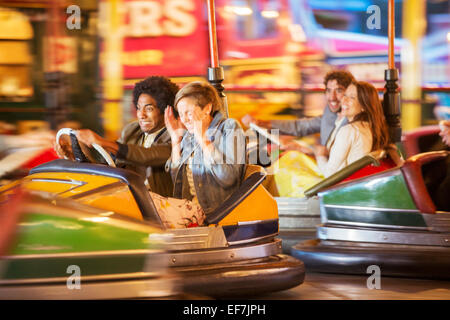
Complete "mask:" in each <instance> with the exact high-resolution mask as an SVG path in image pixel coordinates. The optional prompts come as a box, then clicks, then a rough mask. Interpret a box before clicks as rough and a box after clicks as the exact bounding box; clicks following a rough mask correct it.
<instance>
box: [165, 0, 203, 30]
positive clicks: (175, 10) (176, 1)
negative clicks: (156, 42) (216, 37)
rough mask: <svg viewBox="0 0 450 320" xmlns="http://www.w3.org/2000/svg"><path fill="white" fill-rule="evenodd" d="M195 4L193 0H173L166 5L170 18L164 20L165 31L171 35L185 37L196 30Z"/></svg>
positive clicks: (166, 14) (166, 12)
mask: <svg viewBox="0 0 450 320" xmlns="http://www.w3.org/2000/svg"><path fill="white" fill-rule="evenodd" d="M194 9H195V4H194V2H193V1H192V0H171V1H167V2H166V4H165V6H164V13H165V16H166V17H167V18H168V20H165V21H164V22H163V27H164V30H165V33H166V34H167V35H169V36H175V37H183V36H187V35H189V34H191V33H192V32H194V30H195V28H196V27H197V20H196V19H195V17H194V15H193V13H192V11H194Z"/></svg>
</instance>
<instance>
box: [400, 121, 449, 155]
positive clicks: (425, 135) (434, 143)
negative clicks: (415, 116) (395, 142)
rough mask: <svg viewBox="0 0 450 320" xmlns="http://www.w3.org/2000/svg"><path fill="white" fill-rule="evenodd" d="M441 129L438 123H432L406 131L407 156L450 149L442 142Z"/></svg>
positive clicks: (404, 147) (403, 143) (404, 142)
mask: <svg viewBox="0 0 450 320" xmlns="http://www.w3.org/2000/svg"><path fill="white" fill-rule="evenodd" d="M440 131H441V130H440V128H439V126H438V125H432V126H424V127H420V128H417V129H414V130H411V131H408V132H405V133H404V134H403V135H402V145H403V149H404V153H405V157H406V158H409V157H412V156H413V155H416V154H419V153H423V152H429V151H439V150H450V148H449V147H448V146H446V145H445V144H444V143H443V142H442V138H441V136H440V135H439V132H440Z"/></svg>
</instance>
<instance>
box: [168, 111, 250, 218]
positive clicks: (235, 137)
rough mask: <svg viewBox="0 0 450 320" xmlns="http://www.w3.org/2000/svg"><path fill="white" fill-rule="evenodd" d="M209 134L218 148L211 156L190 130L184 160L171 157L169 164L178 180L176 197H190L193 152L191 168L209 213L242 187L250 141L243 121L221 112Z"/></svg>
mask: <svg viewBox="0 0 450 320" xmlns="http://www.w3.org/2000/svg"><path fill="white" fill-rule="evenodd" d="M206 134H207V138H208V140H209V141H211V142H212V143H213V145H214V149H215V150H214V151H215V152H214V153H213V155H212V156H211V157H208V158H207V157H206V156H204V155H203V152H202V149H201V147H200V145H199V144H198V143H197V142H196V141H195V138H194V135H191V134H190V133H189V132H187V131H186V133H185V134H184V136H183V139H182V141H181V161H180V163H179V164H176V163H171V159H169V160H168V163H167V168H168V169H170V171H171V174H172V180H173V182H174V197H176V198H189V197H190V194H189V192H188V190H189V186H188V182H187V179H186V174H185V170H186V165H187V162H188V160H189V158H190V156H191V154H192V153H193V162H192V163H193V165H192V167H191V168H192V174H193V179H194V186H195V191H196V194H197V199H198V202H199V204H200V206H201V207H202V209H203V211H204V212H205V214H209V213H211V212H213V211H214V210H215V209H216V208H217V207H219V205H220V204H222V203H223V201H225V200H226V199H227V198H228V197H229V196H230V195H231V194H232V193H233V192H234V191H235V190H236V189H238V188H239V186H240V184H241V182H242V179H243V177H244V171H245V153H246V143H245V136H244V132H243V130H242V128H241V126H240V124H239V123H238V122H237V121H236V120H234V119H230V118H228V119H227V118H225V117H224V116H223V115H222V114H221V113H220V112H216V113H215V114H214V117H213V120H212V121H211V124H210V126H209V128H208V130H207V133H206Z"/></svg>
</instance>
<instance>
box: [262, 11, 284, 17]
mask: <svg viewBox="0 0 450 320" xmlns="http://www.w3.org/2000/svg"><path fill="white" fill-rule="evenodd" d="M261 15H262V16H263V17H264V18H267V19H275V18H278V17H279V16H280V13H279V12H278V11H276V10H264V11H262V12H261Z"/></svg>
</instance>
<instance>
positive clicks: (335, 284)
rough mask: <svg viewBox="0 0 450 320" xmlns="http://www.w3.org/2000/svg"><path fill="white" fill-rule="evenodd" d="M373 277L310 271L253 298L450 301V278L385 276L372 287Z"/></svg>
mask: <svg viewBox="0 0 450 320" xmlns="http://www.w3.org/2000/svg"><path fill="white" fill-rule="evenodd" d="M369 276H370V275H367V276H356V275H335V274H324V273H322V274H320V273H306V276H305V282H304V283H303V284H302V285H299V286H297V287H295V288H292V289H289V290H285V291H280V292H276V293H271V294H267V295H263V296H257V297H256V296H255V297H251V299H262V300H265V299H270V300H450V281H437V280H425V279H409V278H392V277H381V279H380V280H381V281H380V287H381V288H380V289H369V288H368V287H367V280H368V278H369Z"/></svg>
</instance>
